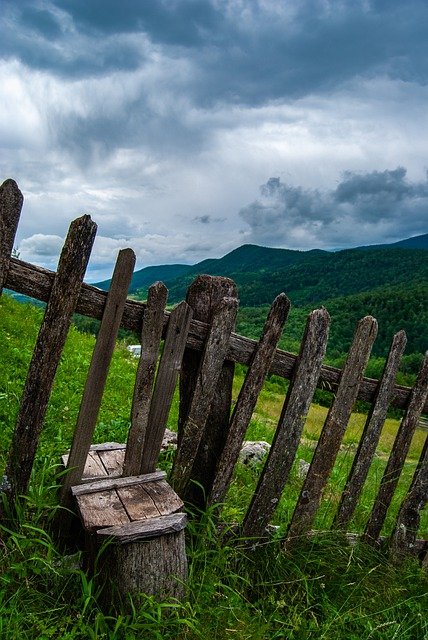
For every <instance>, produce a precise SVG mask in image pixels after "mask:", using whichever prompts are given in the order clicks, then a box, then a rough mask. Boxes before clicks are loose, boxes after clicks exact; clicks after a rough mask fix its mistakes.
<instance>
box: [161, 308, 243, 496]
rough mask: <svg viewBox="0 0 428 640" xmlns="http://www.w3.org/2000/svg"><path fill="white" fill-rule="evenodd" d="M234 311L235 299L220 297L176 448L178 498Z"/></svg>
mask: <svg viewBox="0 0 428 640" xmlns="http://www.w3.org/2000/svg"><path fill="white" fill-rule="evenodd" d="M237 309H238V301H237V299H236V298H223V300H222V301H221V302H220V304H219V305H218V307H217V311H216V312H215V314H214V316H213V320H212V325H211V329H210V333H209V335H208V338H207V342H206V346H205V351H204V354H203V358H202V362H201V364H200V367H199V371H198V375H197V379H196V387H195V391H194V394H193V398H192V403H191V405H190V410H189V415H188V417H187V419H186V422H185V423H184V427H183V435H182V439H181V443H180V444H179V447H178V449H177V453H176V456H175V460H174V466H173V470H172V485H173V487H174V489H175V491H177V493H178V494H179V495H180V496H182V495H183V494H184V491H185V488H186V485H187V484H188V482H189V480H190V478H191V476H192V469H193V464H194V462H195V458H196V455H197V453H198V449H199V445H200V444H201V441H202V436H203V432H204V429H205V425H206V424H207V419H208V417H209V415H210V407H211V403H212V401H213V398H214V393H215V391H216V388H217V383H218V380H219V378H220V374H221V371H222V367H223V362H224V357H225V354H226V350H227V345H228V342H229V337H230V332H231V330H232V327H233V325H234V323H235V319H236V312H237ZM210 428H211V424H210Z"/></svg>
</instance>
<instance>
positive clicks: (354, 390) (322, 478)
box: [287, 316, 377, 539]
mask: <svg viewBox="0 0 428 640" xmlns="http://www.w3.org/2000/svg"><path fill="white" fill-rule="evenodd" d="M376 334H377V322H376V320H375V319H374V318H372V317H371V316H366V317H365V318H363V319H362V320H360V322H359V323H358V325H357V330H356V332H355V336H354V340H353V342H352V345H351V348H350V351H349V354H348V357H347V360H346V363H345V366H344V368H343V372H342V377H341V380H340V383H339V387H338V390H337V394H336V397H335V399H334V401H333V404H332V406H331V407H330V410H329V412H328V415H327V418H326V421H325V423H324V427H323V429H322V431H321V435H320V437H319V440H318V444H317V448H316V449H315V453H314V457H313V459H312V462H311V466H310V467H309V471H308V473H307V476H306V478H305V481H304V483H303V487H302V490H301V492H300V495H299V498H298V501H297V504H296V507H295V509H294V513H293V517H292V520H291V522H290V526H289V528H288V532H287V537H288V539H294V538H296V537H298V536H301V535H302V534H304V533H306V531H308V530H309V529H310V527H311V525H312V522H313V520H314V518H315V515H316V512H317V510H318V507H319V505H320V502H321V498H322V493H323V490H324V488H325V486H326V484H327V482H328V478H329V476H330V473H331V471H332V469H333V466H334V462H335V460H336V457H337V454H338V452H339V449H340V443H341V442H342V438H343V436H344V433H345V430H346V426H347V424H348V420H349V417H350V415H351V411H352V407H353V404H354V402H355V400H356V398H357V395H358V387H359V385H360V383H361V380H362V377H363V373H364V369H365V367H366V366H367V362H368V359H369V356H370V351H371V348H372V345H373V342H374V340H375V338H376Z"/></svg>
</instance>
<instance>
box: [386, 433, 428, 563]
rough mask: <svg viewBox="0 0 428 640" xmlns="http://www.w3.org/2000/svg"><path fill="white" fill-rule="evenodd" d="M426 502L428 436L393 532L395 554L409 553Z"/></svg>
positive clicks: (392, 545)
mask: <svg viewBox="0 0 428 640" xmlns="http://www.w3.org/2000/svg"><path fill="white" fill-rule="evenodd" d="M427 502H428V436H427V437H426V438H425V444H424V447H423V449H422V453H421V456H420V458H419V462H418V466H417V468H416V471H415V473H414V476H413V480H412V484H411V486H410V489H409V491H408V493H407V495H406V497H405V498H404V500H403V502H402V504H401V507H400V510H399V512H398V516H397V520H396V522H395V528H394V532H393V534H392V540H391V543H392V544H391V547H392V550H393V552H395V553H397V554H408V553H411V551H412V549H413V548H414V547H415V542H416V536H417V533H418V529H419V524H420V520H421V514H420V512H421V510H422V509H423V508H424V507H425V505H426V504H427Z"/></svg>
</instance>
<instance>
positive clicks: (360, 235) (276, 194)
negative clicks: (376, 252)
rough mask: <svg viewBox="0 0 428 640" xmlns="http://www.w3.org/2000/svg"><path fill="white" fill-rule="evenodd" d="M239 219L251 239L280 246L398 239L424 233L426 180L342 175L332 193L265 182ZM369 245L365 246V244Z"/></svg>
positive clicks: (398, 174)
mask: <svg viewBox="0 0 428 640" xmlns="http://www.w3.org/2000/svg"><path fill="white" fill-rule="evenodd" d="M260 194H261V197H260V198H259V199H258V200H256V201H255V202H253V203H251V204H249V205H248V206H246V207H244V208H243V209H241V211H240V216H241V217H242V219H243V220H245V222H247V223H248V225H249V226H250V228H251V240H252V241H254V242H258V243H268V244H272V243H273V244H275V245H276V246H278V245H285V246H290V247H292V246H305V244H307V245H308V246H330V247H332V246H333V247H334V246H335V245H336V246H339V245H342V246H350V245H351V246H352V245H353V246H355V245H356V244H359V243H361V241H362V240H364V238H368V239H369V242H374V241H375V239H376V238H377V235H378V234H379V233H380V234H381V235H382V234H383V236H386V238H387V239H391V240H393V239H399V238H403V237H406V236H413V235H418V234H422V233H426V229H427V218H428V180H426V181H425V182H419V183H411V182H409V181H408V180H407V178H406V170H405V169H404V168H403V167H398V168H397V169H395V170H386V171H372V172H370V173H354V172H350V171H348V172H346V173H345V174H344V175H343V179H342V181H341V182H340V183H339V184H338V186H337V187H336V189H334V190H331V191H320V190H315V189H305V188H303V187H294V186H289V185H287V184H284V183H282V182H281V180H280V179H279V178H270V179H269V180H268V182H267V183H266V184H265V185H263V186H262V187H261V188H260ZM369 242H368V243H369Z"/></svg>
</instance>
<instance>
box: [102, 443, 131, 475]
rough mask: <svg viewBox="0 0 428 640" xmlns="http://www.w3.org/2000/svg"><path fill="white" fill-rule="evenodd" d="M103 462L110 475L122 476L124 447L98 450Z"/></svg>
mask: <svg viewBox="0 0 428 640" xmlns="http://www.w3.org/2000/svg"><path fill="white" fill-rule="evenodd" d="M97 455H98V457H99V459H100V460H101V464H102V465H103V467H104V469H105V470H106V473H107V475H108V476H121V475H122V473H123V463H124V460H125V450H124V449H111V450H110V451H97Z"/></svg>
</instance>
